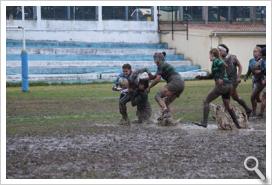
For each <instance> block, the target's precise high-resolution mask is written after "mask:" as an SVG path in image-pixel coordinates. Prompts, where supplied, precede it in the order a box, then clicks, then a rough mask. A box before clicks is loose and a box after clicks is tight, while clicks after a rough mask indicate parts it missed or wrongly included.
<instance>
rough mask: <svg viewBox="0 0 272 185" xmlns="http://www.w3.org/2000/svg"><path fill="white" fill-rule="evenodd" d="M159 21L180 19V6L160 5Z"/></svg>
mask: <svg viewBox="0 0 272 185" xmlns="http://www.w3.org/2000/svg"><path fill="white" fill-rule="evenodd" d="M159 8H160V9H159V11H160V12H159V13H160V21H172V17H173V21H181V19H180V16H178V15H180V7H178V6H160V7H159Z"/></svg>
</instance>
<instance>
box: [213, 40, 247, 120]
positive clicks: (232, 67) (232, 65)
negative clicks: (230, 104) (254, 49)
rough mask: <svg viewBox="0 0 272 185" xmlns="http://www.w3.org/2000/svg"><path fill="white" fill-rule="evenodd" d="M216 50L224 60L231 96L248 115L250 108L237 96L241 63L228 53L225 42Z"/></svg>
mask: <svg viewBox="0 0 272 185" xmlns="http://www.w3.org/2000/svg"><path fill="white" fill-rule="evenodd" d="M218 50H219V54H220V57H221V59H222V60H223V61H224V62H225V66H226V72H227V75H228V78H229V80H230V81H231V83H232V90H231V97H232V99H233V100H235V101H236V102H238V103H239V104H240V105H241V106H242V107H243V108H244V109H245V111H246V114H247V116H248V117H249V116H250V113H251V112H252V110H251V109H250V108H249V107H248V106H247V104H246V102H245V101H244V100H243V99H242V98H241V97H239V95H238V92H237V87H238V85H239V83H240V82H241V79H240V76H241V73H242V65H241V64H240V62H239V60H238V59H237V57H236V56H235V55H231V54H229V48H228V47H227V46H226V45H225V44H220V45H218ZM237 68H238V71H237Z"/></svg>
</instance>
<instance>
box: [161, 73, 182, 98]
mask: <svg viewBox="0 0 272 185" xmlns="http://www.w3.org/2000/svg"><path fill="white" fill-rule="evenodd" d="M165 87H166V88H167V89H168V90H169V91H171V92H172V93H174V94H175V95H176V96H177V97H179V96H180V94H181V93H182V92H183V90H184V80H183V79H182V78H181V76H180V75H175V76H173V77H172V78H171V80H170V81H169V82H168V83H167V84H166V85H165Z"/></svg>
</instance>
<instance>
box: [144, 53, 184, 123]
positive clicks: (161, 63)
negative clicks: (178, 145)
mask: <svg viewBox="0 0 272 185" xmlns="http://www.w3.org/2000/svg"><path fill="white" fill-rule="evenodd" d="M165 56H166V53H165V52H164V53H155V54H154V56H153V58H154V62H155V64H156V65H157V67H158V68H157V72H156V74H155V75H151V80H153V81H152V82H151V84H150V86H149V87H148V92H149V91H150V89H151V88H152V87H154V86H155V85H157V84H158V83H159V82H160V81H161V79H164V80H165V81H166V83H167V84H166V85H165V86H164V87H163V88H162V89H161V90H160V91H159V92H157V94H156V96H155V100H156V101H157V103H158V104H159V106H160V107H161V111H162V115H161V117H160V118H159V121H160V120H164V119H166V120H167V122H169V124H174V122H173V120H172V119H171V114H170V113H171V111H170V107H169V106H170V104H171V103H172V102H173V101H174V100H175V99H176V98H178V97H179V96H180V95H181V93H182V92H183V90H184V80H183V79H182V78H181V76H180V74H179V73H177V72H176V70H175V68H174V67H173V66H172V65H170V64H168V63H167V62H166V61H165Z"/></svg>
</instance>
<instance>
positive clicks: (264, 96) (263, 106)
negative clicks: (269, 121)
mask: <svg viewBox="0 0 272 185" xmlns="http://www.w3.org/2000/svg"><path fill="white" fill-rule="evenodd" d="M261 100H262V104H261V112H260V114H259V116H260V117H263V114H264V111H265V107H266V102H265V101H266V92H263V94H262V99H261Z"/></svg>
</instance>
